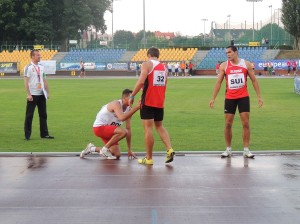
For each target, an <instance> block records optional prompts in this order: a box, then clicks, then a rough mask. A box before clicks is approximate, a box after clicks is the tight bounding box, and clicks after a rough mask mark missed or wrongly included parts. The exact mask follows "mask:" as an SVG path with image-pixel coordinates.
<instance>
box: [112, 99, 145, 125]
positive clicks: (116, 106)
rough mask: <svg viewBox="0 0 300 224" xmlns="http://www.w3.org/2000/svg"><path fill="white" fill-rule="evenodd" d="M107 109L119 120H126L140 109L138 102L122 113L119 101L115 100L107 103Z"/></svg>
mask: <svg viewBox="0 0 300 224" xmlns="http://www.w3.org/2000/svg"><path fill="white" fill-rule="evenodd" d="M107 109H108V110H109V111H110V112H114V113H115V114H116V116H117V117H118V119H119V120H120V121H126V120H127V119H128V118H130V117H131V116H132V115H133V114H134V113H135V112H137V111H138V110H139V109H140V103H138V104H137V105H136V106H135V107H133V108H132V109H131V110H129V111H128V112H126V113H123V110H122V108H121V105H120V103H119V102H118V101H117V100H116V101H113V102H111V103H109V104H108V105H107Z"/></svg>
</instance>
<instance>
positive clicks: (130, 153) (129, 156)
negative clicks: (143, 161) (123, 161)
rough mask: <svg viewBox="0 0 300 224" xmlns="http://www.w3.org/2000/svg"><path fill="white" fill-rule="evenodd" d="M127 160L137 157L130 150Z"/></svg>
mask: <svg viewBox="0 0 300 224" xmlns="http://www.w3.org/2000/svg"><path fill="white" fill-rule="evenodd" d="M128 159H137V156H136V155H135V154H134V153H133V152H132V151H131V150H128Z"/></svg>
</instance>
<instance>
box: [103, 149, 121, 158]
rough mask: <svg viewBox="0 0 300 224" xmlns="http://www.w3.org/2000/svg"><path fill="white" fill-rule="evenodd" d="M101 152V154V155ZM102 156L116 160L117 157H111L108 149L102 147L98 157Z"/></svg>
mask: <svg viewBox="0 0 300 224" xmlns="http://www.w3.org/2000/svg"><path fill="white" fill-rule="evenodd" d="M101 152H102V153H101ZM101 154H102V155H103V156H105V157H106V158H107V159H117V157H115V156H113V155H112V154H111V152H110V151H109V149H107V148H105V147H103V148H102V149H101V150H100V155H101Z"/></svg>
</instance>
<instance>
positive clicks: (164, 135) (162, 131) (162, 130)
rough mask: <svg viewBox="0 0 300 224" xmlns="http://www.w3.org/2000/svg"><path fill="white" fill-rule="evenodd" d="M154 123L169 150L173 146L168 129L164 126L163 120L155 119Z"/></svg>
mask: <svg viewBox="0 0 300 224" xmlns="http://www.w3.org/2000/svg"><path fill="white" fill-rule="evenodd" d="M154 123H155V128H156V131H157V133H158V134H159V136H160V138H161V140H162V141H163V143H164V144H165V146H166V149H167V150H169V149H171V148H172V146H171V140H170V136H169V133H168V131H167V129H165V127H164V126H163V123H162V121H155V122H154Z"/></svg>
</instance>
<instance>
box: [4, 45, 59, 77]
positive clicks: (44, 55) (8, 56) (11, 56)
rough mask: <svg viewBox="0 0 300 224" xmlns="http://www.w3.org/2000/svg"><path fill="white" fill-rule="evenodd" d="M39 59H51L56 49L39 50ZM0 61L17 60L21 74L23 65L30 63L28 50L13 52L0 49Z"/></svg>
mask: <svg viewBox="0 0 300 224" xmlns="http://www.w3.org/2000/svg"><path fill="white" fill-rule="evenodd" d="M40 53H41V60H51V59H52V58H53V56H54V55H55V54H56V53H57V50H41V51H40ZM0 62H18V63H19V66H20V67H19V68H20V73H21V74H23V72H24V67H25V66H26V65H27V64H28V63H30V50H14V51H13V52H8V51H2V52H1V53H0Z"/></svg>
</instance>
